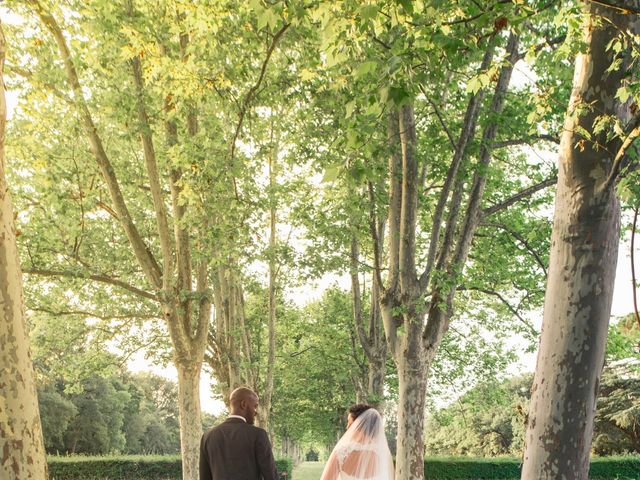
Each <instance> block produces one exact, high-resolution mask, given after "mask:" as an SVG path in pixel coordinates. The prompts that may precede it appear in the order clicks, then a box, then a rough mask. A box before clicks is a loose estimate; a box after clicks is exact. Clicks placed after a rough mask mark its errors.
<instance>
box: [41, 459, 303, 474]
mask: <svg viewBox="0 0 640 480" xmlns="http://www.w3.org/2000/svg"><path fill="white" fill-rule="evenodd" d="M47 463H48V464H49V479H50V480H179V479H180V478H181V477H182V462H181V461H180V457H179V456H178V455H165V456H150V455H139V456H138V455H131V456H124V455H123V456H118V457H83V456H71V457H53V456H51V457H48V459H47ZM276 468H277V469H278V474H279V476H280V478H282V479H290V478H291V471H292V470H293V462H292V461H291V460H289V459H286V458H285V459H279V460H276Z"/></svg>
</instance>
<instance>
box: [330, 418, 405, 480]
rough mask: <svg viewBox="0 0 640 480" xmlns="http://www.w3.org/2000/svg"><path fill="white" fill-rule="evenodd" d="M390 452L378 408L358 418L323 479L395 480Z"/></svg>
mask: <svg viewBox="0 0 640 480" xmlns="http://www.w3.org/2000/svg"><path fill="white" fill-rule="evenodd" d="M393 478H394V467H393V459H392V458H391V452H390V451H389V446H388V445H387V439H386V438H385V435H384V425H383V423H382V418H381V417H380V414H379V413H378V412H377V411H376V410H375V409H369V410H366V411H365V412H363V413H362V414H360V415H359V416H358V418H356V419H355V421H354V422H353V424H352V425H351V427H349V429H348V430H347V431H346V432H345V434H344V435H343V436H342V438H341V439H340V440H339V441H338V444H337V445H336V446H335V448H334V449H333V452H331V456H330V457H329V460H328V461H327V464H326V465H325V468H324V471H323V472H322V477H321V479H320V480H393Z"/></svg>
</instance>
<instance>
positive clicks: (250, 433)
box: [200, 418, 277, 480]
mask: <svg viewBox="0 0 640 480" xmlns="http://www.w3.org/2000/svg"><path fill="white" fill-rule="evenodd" d="M260 479H264V480H276V479H277V473H276V464H275V460H274V459H273V452H272V451H271V443H270V442H269V436H268V435H267V432H265V431H264V430H263V429H262V428H258V427H254V426H253V425H249V424H248V423H246V422H245V421H244V420H242V419H240V418H228V419H227V420H225V421H224V422H223V423H221V424H220V425H218V426H217V427H214V428H212V429H210V430H209V431H207V432H206V433H205V434H204V435H203V436H202V440H201V442H200V480H260Z"/></svg>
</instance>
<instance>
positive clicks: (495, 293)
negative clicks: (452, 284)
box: [458, 286, 540, 338]
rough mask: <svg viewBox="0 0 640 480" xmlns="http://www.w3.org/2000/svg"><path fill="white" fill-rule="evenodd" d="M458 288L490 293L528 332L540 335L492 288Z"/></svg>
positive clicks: (535, 335)
mask: <svg viewBox="0 0 640 480" xmlns="http://www.w3.org/2000/svg"><path fill="white" fill-rule="evenodd" d="M458 290H471V291H477V292H482V293H485V294H487V295H492V296H494V297H496V298H498V300H500V301H501V302H502V303H503V304H504V305H505V306H506V307H507V308H508V309H509V311H510V312H511V313H513V315H515V317H516V318H517V319H518V320H519V321H520V322H521V323H522V324H523V325H524V326H525V327H527V329H528V330H529V333H531V334H532V335H533V336H534V337H536V338H537V337H538V336H539V335H540V332H538V331H537V330H536V329H535V328H533V325H531V324H530V323H529V322H528V321H527V320H526V319H525V318H523V317H522V315H520V313H518V311H517V310H516V309H515V308H514V307H513V306H512V305H511V304H510V303H509V302H508V301H507V299H506V298H504V297H503V296H502V295H501V294H500V293H498V292H496V291H494V290H489V289H487V288H480V287H468V288H467V287H464V286H462V287H460V288H459V289H458Z"/></svg>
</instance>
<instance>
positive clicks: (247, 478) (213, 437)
mask: <svg viewBox="0 0 640 480" xmlns="http://www.w3.org/2000/svg"><path fill="white" fill-rule="evenodd" d="M229 403H230V405H231V415H229V418H227V419H226V420H225V421H224V422H222V423H221V424H220V425H218V426H217V427H214V428H212V429H210V430H209V431H207V432H206V433H205V434H204V435H203V436H202V441H201V442H200V480H260V479H262V480H276V479H277V478H278V476H277V475H278V474H277V472H276V464H275V460H274V459H273V452H272V450H271V443H270V442H269V436H268V435H267V432H265V431H264V430H263V429H261V428H258V427H255V426H253V421H254V419H255V417H256V413H257V410H258V395H256V393H255V392H254V391H253V390H251V389H249V388H245V387H240V388H237V389H235V390H234V391H233V392H231V397H230V398H229ZM393 478H394V467H393V460H392V458H391V452H390V451H389V446H388V445H387V439H386V437H385V435H384V425H383V422H382V417H381V416H380V414H379V413H378V411H377V410H376V409H375V408H373V407H372V406H371V405H363V404H359V405H354V406H352V407H351V408H350V409H349V417H348V423H347V431H346V432H345V433H344V435H342V438H341V439H340V440H339V441H338V444H337V445H336V446H335V448H334V449H333V452H331V455H330V456H329V460H328V461H327V464H326V465H325V467H324V471H323V472H322V477H321V480H360V479H367V480H393Z"/></svg>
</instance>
